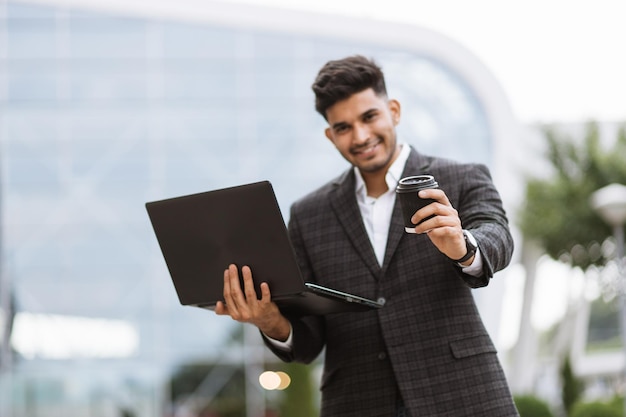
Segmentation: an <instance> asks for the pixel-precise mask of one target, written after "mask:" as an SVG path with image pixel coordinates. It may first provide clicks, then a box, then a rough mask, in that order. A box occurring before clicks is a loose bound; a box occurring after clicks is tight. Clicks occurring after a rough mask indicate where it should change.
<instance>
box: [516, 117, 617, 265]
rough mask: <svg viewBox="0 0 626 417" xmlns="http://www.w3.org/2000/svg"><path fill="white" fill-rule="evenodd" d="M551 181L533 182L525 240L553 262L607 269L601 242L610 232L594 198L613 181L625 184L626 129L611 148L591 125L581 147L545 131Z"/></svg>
mask: <svg viewBox="0 0 626 417" xmlns="http://www.w3.org/2000/svg"><path fill="white" fill-rule="evenodd" d="M544 133H545V137H546V140H547V143H548V152H547V155H546V156H547V158H548V160H549V162H550V163H551V165H552V167H553V169H554V172H553V175H552V177H551V178H548V179H538V178H531V179H529V180H528V182H527V184H526V199H525V204H524V206H523V207H522V208H521V211H520V213H519V226H520V228H521V230H522V233H523V234H524V236H525V237H526V238H531V239H533V240H536V241H537V242H539V244H540V245H541V246H542V247H543V248H544V249H545V250H546V252H547V253H548V255H550V256H551V257H552V258H553V259H561V260H566V261H567V262H569V263H570V264H571V265H572V266H578V267H581V268H582V269H584V270H585V269H587V268H588V267H590V266H591V265H598V266H601V265H604V264H605V263H606V262H607V260H608V257H610V254H608V255H607V254H605V253H603V251H602V250H601V247H600V244H601V243H602V242H604V240H605V239H606V238H607V237H609V236H611V235H612V231H611V229H610V227H609V226H608V225H606V224H605V223H604V222H603V221H602V219H601V218H600V217H599V216H598V215H597V214H596V213H595V212H594V211H593V209H592V208H591V204H590V197H591V194H592V193H593V192H594V191H596V190H598V189H600V188H602V187H604V186H606V185H608V184H611V183H621V184H626V127H622V128H621V129H620V131H619V133H618V137H617V140H616V141H615V143H614V144H613V146H612V147H610V148H609V149H604V148H603V147H602V144H601V143H600V135H599V131H598V126H597V124H596V123H594V122H590V123H589V124H588V125H587V129H586V134H585V137H584V140H583V141H582V143H580V141H576V140H574V139H573V138H571V137H569V136H567V135H564V134H562V133H560V132H558V131H557V130H556V129H554V128H553V127H545V128H544Z"/></svg>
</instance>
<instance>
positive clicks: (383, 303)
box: [377, 297, 387, 305]
mask: <svg viewBox="0 0 626 417" xmlns="http://www.w3.org/2000/svg"><path fill="white" fill-rule="evenodd" d="M377 301H378V303H379V304H382V305H385V303H386V302H387V300H385V297H378V300H377Z"/></svg>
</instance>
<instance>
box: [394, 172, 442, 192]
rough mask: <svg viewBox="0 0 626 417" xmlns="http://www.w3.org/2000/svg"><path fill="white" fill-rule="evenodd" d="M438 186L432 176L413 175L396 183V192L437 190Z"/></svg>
mask: <svg viewBox="0 0 626 417" xmlns="http://www.w3.org/2000/svg"><path fill="white" fill-rule="evenodd" d="M438 186H439V184H437V181H435V177H433V176H432V175H413V176H410V177H404V178H402V179H401V180H400V181H399V182H398V187H397V190H398V191H401V190H407V191H408V190H415V189H423V188H437V187H438Z"/></svg>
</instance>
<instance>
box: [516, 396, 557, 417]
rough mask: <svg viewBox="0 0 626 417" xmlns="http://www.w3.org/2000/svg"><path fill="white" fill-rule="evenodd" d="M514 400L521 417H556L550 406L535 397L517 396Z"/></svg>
mask: <svg viewBox="0 0 626 417" xmlns="http://www.w3.org/2000/svg"><path fill="white" fill-rule="evenodd" d="M513 400H514V401H515V406H516V407H517V411H518V412H519V415H520V417H554V414H553V413H552V411H551V410H550V407H549V406H548V404H547V403H546V402H545V401H543V400H541V399H539V398H537V397H535V396H533V395H516V396H514V397H513Z"/></svg>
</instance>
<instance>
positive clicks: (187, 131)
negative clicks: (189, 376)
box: [0, 1, 493, 417]
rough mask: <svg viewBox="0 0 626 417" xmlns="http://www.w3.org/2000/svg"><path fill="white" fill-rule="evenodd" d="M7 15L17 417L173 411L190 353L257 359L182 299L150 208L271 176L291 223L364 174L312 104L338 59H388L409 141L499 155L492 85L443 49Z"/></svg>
mask: <svg viewBox="0 0 626 417" xmlns="http://www.w3.org/2000/svg"><path fill="white" fill-rule="evenodd" d="M0 9H1V11H0V158H1V159H0V167H1V171H0V175H1V177H0V187H1V189H0V198H1V210H2V217H1V221H2V224H1V227H2V229H1V230H2V236H1V239H2V242H1V248H2V253H1V256H2V258H1V259H2V281H1V282H2V286H1V287H0V299H1V300H3V302H2V307H3V312H4V315H3V317H4V318H5V320H4V322H5V326H4V329H5V331H4V332H3V336H4V338H5V341H6V343H5V344H4V354H3V356H2V359H3V361H2V363H1V365H2V373H0V383H1V385H0V390H1V391H0V415H2V416H16V417H17V416H20V417H21V416H44V415H45V416H57V415H58V416H65V417H67V416H86V415H89V416H109V415H111V416H114V415H120V414H119V404H125V407H127V408H129V409H132V410H133V415H137V416H156V415H165V410H166V409H167V406H166V402H167V401H166V397H167V394H166V392H167V381H168V378H169V376H170V374H171V372H172V370H173V369H175V367H176V366H178V365H180V364H184V363H187V362H192V361H196V360H212V359H215V358H221V359H220V360H229V361H232V362H233V363H239V362H241V363H243V362H244V361H243V355H245V352H243V351H240V350H238V349H233V348H232V346H230V347H229V349H228V352H226V353H225V352H224V350H225V348H224V344H225V341H226V340H227V339H228V338H229V335H230V333H231V332H232V331H233V328H235V327H236V326H235V325H233V324H231V322H230V321H229V320H227V319H225V318H220V317H215V316H214V315H213V314H212V313H210V312H208V311H205V310H201V309H195V308H191V307H182V306H180V305H179V303H178V299H177V298H176V294H175V291H174V288H173V286H172V283H171V280H170V278H169V275H168V273H167V269H166V266H165V264H164V262H163V259H162V257H161V254H160V251H159V248H158V245H157V242H156V239H155V238H154V234H153V232H152V229H151V226H150V223H149V220H148V217H147V214H146V211H145V207H144V204H145V202H147V201H152V200H158V199H162V198H167V197H173V196H178V195H183V194H190V193H195V192H201V191H206V190H209V189H213V188H221V187H225V186H231V185H236V184H240V183H245V182H253V181H258V180H262V179H268V180H270V181H272V183H273V184H274V188H275V190H276V193H277V197H278V199H279V203H280V205H281V208H282V209H283V213H284V214H285V218H287V216H288V207H289V205H290V204H291V203H292V202H293V201H294V200H295V199H297V198H298V197H300V196H302V195H303V194H304V193H305V192H308V191H310V190H312V189H313V188H314V187H316V186H318V185H321V184H323V183H324V182H326V181H328V180H329V179H331V178H333V177H335V176H336V175H338V173H339V172H341V171H343V170H345V169H347V168H348V166H347V164H346V162H345V161H343V160H342V159H341V157H340V156H339V154H338V153H337V152H336V151H335V149H334V148H333V147H332V145H331V144H330V142H329V141H328V140H326V138H325V137H324V134H323V129H324V127H325V124H324V121H323V119H322V118H321V117H320V116H319V115H318V114H317V113H315V111H314V108H313V94H312V92H311V89H310V85H311V83H312V81H313V79H314V77H315V74H316V72H317V70H318V69H319V68H320V67H321V66H322V65H323V64H324V63H325V62H326V61H327V60H329V59H336V58H341V57H343V56H347V55H352V54H355V53H358V54H363V55H366V56H371V57H374V58H376V60H377V61H378V62H379V63H380V64H381V66H382V67H383V70H384V71H385V73H386V76H387V79H388V90H389V93H390V96H393V97H395V98H398V99H399V100H400V101H401V103H402V106H403V121H402V123H401V125H400V127H399V131H400V135H401V140H403V141H405V142H408V143H410V144H412V145H414V146H415V147H417V148H418V149H420V151H422V152H423V153H429V154H435V155H442V156H446V157H450V158H455V159H459V160H465V161H474V162H482V163H486V164H488V165H490V164H491V159H492V145H493V138H492V132H491V130H490V127H489V120H488V118H487V115H486V113H485V110H484V108H483V105H482V103H481V101H480V100H479V98H478V97H477V94H476V92H475V91H474V89H473V88H472V87H471V86H470V85H468V84H467V82H465V81H464V79H463V78H462V77H461V76H459V74H458V73H457V72H456V71H455V70H454V69H452V68H449V67H447V66H446V65H444V64H443V63H441V62H439V61H437V60H436V59H433V57H432V56H429V55H428V54H426V53H424V54H420V53H419V52H416V51H412V50H406V48H404V49H403V48H400V47H393V46H381V45H374V44H369V43H367V42H357V41H354V40H342V39H331V38H328V37H324V36H321V35H320V36H313V35H298V34H290V33H283V32H280V31H269V30H260V29H254V28H248V29H246V28H242V27H239V26H237V25H229V24H227V23H224V24H223V25H217V24H213V23H211V24H209V23H206V24H203V23H201V22H191V21H176V20H174V19H162V18H150V17H138V16H137V15H133V16H131V15H122V14H109V13H104V12H95V11H87V10H82V9H72V8H68V7H65V6H52V5H42V4H34V3H33V4H29V3H28V2H22V1H20V2H14V1H5V2H0ZM9 307H11V308H9ZM11 312H12V313H14V315H12V314H10V313H11ZM10 317H13V318H14V319H13V320H7V318H10ZM11 321H12V331H11V335H10V338H9V337H8V329H10V326H9V324H10V322H11ZM224 358H227V359H224Z"/></svg>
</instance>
